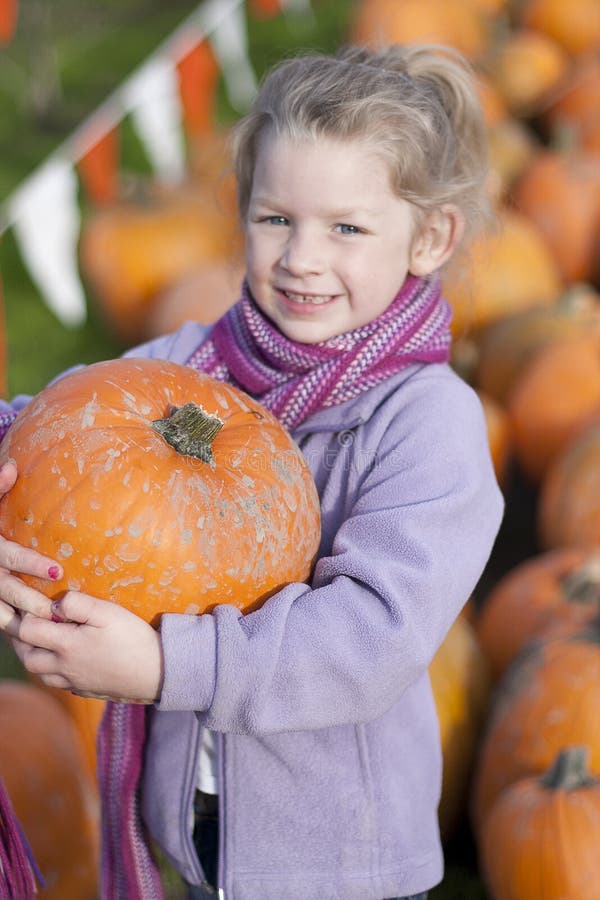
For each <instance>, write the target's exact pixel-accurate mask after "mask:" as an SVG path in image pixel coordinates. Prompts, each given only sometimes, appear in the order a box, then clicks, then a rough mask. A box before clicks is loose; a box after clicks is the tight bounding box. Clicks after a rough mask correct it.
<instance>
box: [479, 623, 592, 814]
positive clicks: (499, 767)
mask: <svg viewBox="0 0 600 900" xmlns="http://www.w3.org/2000/svg"><path fill="white" fill-rule="evenodd" d="M550 627H551V628H552V627H553V626H550ZM564 632H565V629H564V628H563V627H562V626H561V634H560V635H557V634H555V636H554V637H550V633H549V636H548V639H547V640H546V639H545V637H544V633H542V635H541V636H540V638H539V640H537V641H534V642H532V643H530V644H528V645H527V647H525V649H524V650H523V651H522V652H521V654H520V655H519V657H518V658H517V659H516V660H515V661H514V662H513V663H512V665H511V666H510V667H509V669H508V670H507V672H506V673H505V675H504V677H503V678H502V679H501V681H500V682H499V685H498V688H497V691H496V694H495V698H494V703H493V706H492V710H491V714H490V718H489V720H488V723H487V725H486V728H485V732H484V735H483V738H482V741H481V745H480V755H479V759H478V762H477V766H476V770H475V776H474V781H473V792H472V816H473V822H474V826H475V831H478V829H479V828H480V827H481V824H482V823H483V821H484V818H485V816H486V815H487V813H488V812H489V810H490V809H491V806H492V804H493V803H494V802H495V800H496V799H497V798H498V797H499V795H500V794H501V792H502V791H503V790H504V789H505V788H506V787H508V785H510V784H513V783H514V782H515V781H518V780H519V778H523V777H525V776H528V775H535V774H536V773H538V774H541V773H542V772H544V771H545V769H546V768H547V767H548V766H549V765H550V764H551V762H552V760H553V759H554V757H555V755H556V754H557V753H558V752H559V750H561V749H562V748H563V747H564V746H566V745H567V744H572V743H581V744H587V745H589V747H590V754H591V755H590V764H591V766H592V769H593V770H594V771H595V772H596V773H597V774H600V677H599V672H600V618H596V619H595V620H594V621H593V622H591V623H588V624H586V625H584V626H582V628H581V629H579V630H577V628H576V627H575V628H574V629H573V633H572V634H565V633H564Z"/></svg>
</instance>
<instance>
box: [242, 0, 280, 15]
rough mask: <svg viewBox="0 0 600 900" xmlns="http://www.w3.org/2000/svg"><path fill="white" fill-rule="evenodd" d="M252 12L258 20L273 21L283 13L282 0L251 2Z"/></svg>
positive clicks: (254, 0) (253, 0)
mask: <svg viewBox="0 0 600 900" xmlns="http://www.w3.org/2000/svg"><path fill="white" fill-rule="evenodd" d="M250 12H251V13H252V14H253V15H255V16H256V17H257V19H272V18H273V17H274V16H277V15H279V13H280V12H281V0H250Z"/></svg>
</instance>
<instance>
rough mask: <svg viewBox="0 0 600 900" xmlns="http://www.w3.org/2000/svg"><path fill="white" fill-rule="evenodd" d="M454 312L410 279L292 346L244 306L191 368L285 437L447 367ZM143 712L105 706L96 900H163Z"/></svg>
mask: <svg viewBox="0 0 600 900" xmlns="http://www.w3.org/2000/svg"><path fill="white" fill-rule="evenodd" d="M449 322H450V309H449V306H448V304H447V303H446V302H445V301H444V300H443V299H442V297H441V291H440V284H439V281H438V279H437V278H432V279H427V278H414V277H412V276H409V277H408V278H407V279H406V281H405V283H404V285H403V286H402V289H401V290H400V292H399V293H398V295H397V296H396V298H395V299H394V300H393V302H392V303H391V305H390V306H389V307H388V308H387V309H386V310H385V311H384V312H383V314H382V315H380V316H379V317H378V318H376V319H375V320H374V321H372V322H369V323H368V324H366V325H363V326H362V327H360V328H358V329H356V330H355V331H352V332H349V333H346V334H342V335H340V336H339V337H335V338H332V339H331V340H328V341H324V342H322V343H319V344H299V343H296V342H294V341H290V340H288V339H287V338H286V337H284V336H283V335H282V334H281V332H280V331H279V330H278V329H277V328H276V327H275V326H274V325H273V324H272V322H271V321H270V320H269V319H267V318H266V317H265V316H264V315H263V314H262V313H261V311H260V310H259V308H258V307H257V306H256V304H255V303H254V301H253V299H252V297H251V296H250V293H249V291H248V288H247V286H246V285H244V287H243V291H242V297H241V299H240V301H239V302H238V303H236V305H235V306H233V307H232V309H230V310H229V312H228V313H226V314H225V315H224V316H223V318H221V319H220V320H219V321H218V322H217V324H216V325H215V326H214V328H213V330H212V332H211V335H210V336H209V338H208V339H207V340H206V341H204V342H203V343H202V344H201V345H200V346H199V347H198V348H197V349H196V351H195V352H194V353H193V355H192V356H191V357H190V359H189V360H188V365H190V366H192V367H193V368H195V369H198V370H200V371H202V372H206V373H207V374H209V375H212V376H213V377H214V378H216V379H217V380H219V381H226V382H228V383H230V384H233V385H235V386H237V387H240V388H241V389H242V390H244V391H246V392H247V393H248V394H251V395H252V396H253V397H255V398H256V399H257V400H258V401H259V402H261V403H262V404H263V405H264V406H265V407H267V409H269V410H271V412H273V413H274V414H275V415H276V416H277V417H278V419H279V420H280V421H281V422H282V424H283V425H285V427H286V428H288V429H289V430H290V431H291V430H293V429H294V428H296V427H297V426H298V425H299V424H300V423H301V422H302V421H304V419H306V418H307V417H308V416H310V415H311V414H312V413H314V412H317V411H318V410H320V409H324V408H326V407H330V406H335V405H337V404H339V403H343V402H344V401H345V400H350V399H352V398H353V397H356V396H358V395H359V394H360V393H362V392H363V391H366V390H368V389H369V388H371V387H373V386H374V385H376V384H378V383H379V382H381V381H383V379H385V378H388V377H389V376H391V375H394V374H395V373H396V372H399V371H400V370H401V369H403V368H405V367H406V366H408V365H411V364H413V363H432V362H441V361H446V360H447V359H448V354H449V345H450V332H449ZM145 712H146V710H145V707H143V706H136V705H129V704H122V703H108V704H107V709H106V712H105V714H104V718H103V720H102V724H101V727H100V733H99V739H98V750H99V779H100V788H101V796H102V823H103V824H102V835H103V841H102V843H103V846H102V873H101V897H102V900H160V898H162V897H163V892H162V886H161V880H160V874H159V871H158V868H157V866H156V863H155V861H154V859H153V856H152V853H151V851H150V848H149V847H148V844H147V842H146V840H145V838H144V830H143V826H142V819H141V814H140V800H139V778H140V774H141V767H142V754H143V746H144V737H145Z"/></svg>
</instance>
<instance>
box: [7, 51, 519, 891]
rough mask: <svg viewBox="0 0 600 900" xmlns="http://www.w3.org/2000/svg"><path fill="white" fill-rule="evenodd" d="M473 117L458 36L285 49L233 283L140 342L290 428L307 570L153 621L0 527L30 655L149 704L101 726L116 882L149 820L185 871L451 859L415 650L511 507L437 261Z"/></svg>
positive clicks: (142, 861) (470, 202)
mask: <svg viewBox="0 0 600 900" xmlns="http://www.w3.org/2000/svg"><path fill="white" fill-rule="evenodd" d="M485 144H486V140H485V132H484V126H483V123H482V119H481V114H480V109H479V105H478V101H477V97H476V93H475V90H474V87H473V82H472V79H471V75H470V73H469V71H468V70H467V67H466V65H465V64H464V63H463V61H462V60H461V59H460V58H459V57H457V56H456V54H454V53H451V52H450V51H447V52H442V50H441V48H425V47H412V48H408V47H404V48H403V47H391V48H389V49H385V50H382V51H380V52H370V51H367V50H363V49H357V48H354V49H349V50H346V51H343V52H340V53H339V54H338V55H337V56H335V57H326V56H318V55H310V56H307V57H303V58H297V59H292V60H289V61H286V62H284V63H282V64H281V65H280V66H279V67H277V68H276V69H275V70H274V71H273V72H272V73H271V74H270V75H269V76H268V77H267V78H266V80H265V82H264V84H263V86H262V89H261V91H260V93H259V96H258V98H257V100H256V103H255V105H254V108H253V109H252V111H251V112H250V114H249V115H248V116H247V117H246V118H245V119H244V120H243V121H242V122H241V123H240V124H239V126H238V127H237V129H236V132H235V140H234V159H235V166H236V171H237V177H238V186H239V207H240V213H241V218H242V222H243V226H244V231H245V237H246V247H247V257H246V264H247V275H246V280H245V283H244V285H243V288H242V296H241V299H240V301H239V303H237V304H236V305H235V306H234V307H233V309H232V310H230V312H229V313H227V314H226V315H225V316H224V317H223V318H222V319H221V320H220V321H219V322H218V323H217V324H216V326H214V328H213V330H212V331H210V332H209V331H208V330H207V329H206V328H204V327H201V326H199V325H197V324H188V325H186V326H184V327H183V328H182V329H181V330H179V331H178V332H177V333H175V334H173V335H171V336H169V337H165V338H161V339H159V340H156V341H154V342H152V343H149V344H147V345H145V346H142V347H139V348H137V349H135V350H133V351H130V353H129V354H128V355H133V356H152V357H160V358H167V359H170V360H173V361H176V362H179V363H185V364H187V365H191V366H195V367H197V368H199V369H201V370H203V371H205V372H208V373H210V374H211V375H213V376H214V377H216V378H218V379H222V380H225V381H230V382H232V383H234V384H236V385H237V386H240V387H241V388H242V389H244V390H246V391H247V392H249V393H250V394H252V395H254V396H255V397H256V398H257V399H259V400H260V401H261V402H262V403H263V404H265V405H266V406H267V407H269V408H270V409H271V410H272V411H273V412H274V413H275V414H276V415H277V416H278V417H279V418H280V420H281V421H282V423H283V424H284V425H285V426H287V428H289V429H290V430H291V432H292V433H293V436H294V438H295V440H296V441H297V442H298V444H299V445H300V447H301V448H302V450H303V452H304V454H305V456H306V458H307V460H308V462H309V464H310V467H311V471H312V473H313V476H314V479H315V482H316V485H317V488H318V490H319V495H320V498H321V505H322V527H323V533H322V540H321V546H320V552H319V558H318V561H317V563H316V566H315V569H314V573H313V577H312V580H311V583H310V584H290V585H288V586H287V587H285V588H284V589H283V590H282V591H281V592H279V593H278V594H277V595H276V596H274V597H272V598H271V599H270V600H269V601H267V603H266V604H265V605H264V606H263V607H262V608H261V609H259V610H258V611H256V612H253V613H251V614H249V615H247V616H245V617H244V616H241V615H240V613H239V611H238V610H237V609H235V608H233V607H231V606H228V605H225V604H223V605H221V606H218V607H217V608H216V609H215V611H214V613H213V614H212V615H201V616H196V617H193V616H186V615H164V616H163V617H162V622H161V625H160V628H159V630H158V631H154V630H153V629H152V628H150V626H148V625H146V623H145V622H143V621H142V620H140V619H138V618H137V617H136V616H134V615H133V614H131V613H129V612H127V611H125V610H123V609H122V608H119V607H116V606H115V605H113V604H111V603H107V602H105V601H102V600H100V599H93V598H91V597H88V596H85V595H82V594H76V593H75V592H69V593H67V594H66V596H65V597H64V599H63V600H61V601H60V603H55V604H53V605H52V608H51V607H50V604H49V602H48V601H47V600H46V598H45V597H43V596H41V595H40V594H38V593H36V592H34V591H32V590H31V589H29V588H28V587H26V586H25V585H24V584H23V582H22V581H21V580H20V579H19V578H18V577H17V576H16V575H15V574H11V571H12V573H14V572H21V573H24V572H29V573H33V574H37V575H46V576H47V577H50V578H51V577H52V575H53V574H54V575H56V574H57V573H60V561H57V560H52V559H48V558H45V557H42V556H40V555H39V554H38V553H36V552H34V551H33V550H32V549H27V548H24V547H17V546H14V545H10V544H8V543H7V542H4V543H3V544H2V546H0V565H1V566H3V567H4V568H3V574H2V575H1V576H0V612H1V618H2V627H3V628H4V630H5V631H6V632H8V634H9V635H11V636H12V638H13V643H14V646H15V648H16V650H17V653H18V654H19V657H20V658H21V660H22V661H23V663H24V665H25V667H26V668H27V669H28V670H29V671H31V672H35V673H37V674H38V675H41V676H42V678H43V679H44V681H45V682H46V683H47V684H50V685H55V686H59V687H62V688H66V689H70V690H75V691H77V692H80V693H84V694H87V695H92V696H98V695H100V696H110V697H113V698H118V699H120V700H132V699H133V698H138V699H140V698H141V699H142V700H143V701H145V702H146V703H147V704H148V706H147V707H144V706H135V705H132V704H130V703H123V702H121V703H110V704H108V711H107V714H106V716H105V719H104V721H103V724H102V728H101V733H100V751H101V755H100V777H101V783H102V790H103V793H104V798H105V807H104V817H103V823H104V848H103V851H104V853H103V875H102V878H103V880H102V897H103V898H111V900H112V898H122V900H136V898H140V900H141V898H143V900H148V898H154V897H159V896H160V890H161V889H160V885H159V880H158V877H157V874H156V869H155V867H154V864H153V860H152V856H151V854H150V853H149V851H148V848H147V843H146V840H145V838H146V837H147V836H148V835H150V836H151V837H152V839H153V840H154V841H155V842H156V844H158V845H159V846H160V847H161V848H162V850H163V852H164V853H165V854H166V855H167V857H168V858H169V860H170V861H171V862H172V863H173V865H174V866H175V867H176V868H177V869H178V871H179V872H180V873H181V874H182V876H183V878H184V879H185V881H186V882H187V884H188V885H189V897H190V898H192V897H196V898H199V897H210V896H215V895H216V894H217V892H218V894H219V896H224V897H226V898H227V900H333V898H339V900H353V898H354V900H384V898H400V897H402V898H405V897H415V896H416V897H421V896H425V895H426V893H427V891H428V890H429V889H430V888H431V887H432V886H434V885H435V884H436V883H437V882H439V881H440V879H441V878H442V872H443V858H442V850H441V845H440V838H439V833H438V825H437V805H438V801H439V795H440V768H441V755H440V743H439V733H438V725H437V720H436V713H435V708H434V703H433V699H432V694H431V687H430V683H429V678H428V671H427V670H428V666H429V664H430V662H431V659H432V657H433V655H434V653H435V652H436V650H437V648H438V647H439V645H440V643H441V642H442V640H443V639H444V636H445V635H446V633H447V631H448V629H449V627H450V625H451V623H452V622H453V620H454V619H455V617H456V615H457V614H458V612H459V611H460V609H461V607H462V605H463V604H464V603H465V601H466V600H467V598H468V597H469V595H470V593H471V591H472V589H473V587H474V586H475V584H476V582H477V580H478V578H479V576H480V574H481V572H482V570H483V568H484V566H485V564H486V561H487V559H488V555H489V553H490V550H491V547H492V544H493V541H494V538H495V536H496V533H497V530H498V527H499V523H500V518H501V511H502V501H501V495H500V492H499V490H498V487H497V485H496V482H495V478H494V475H493V470H492V466H491V462H490V455H489V451H488V444H487V435H486V429H485V424H484V419H483V415H482V411H481V408H480V405H479V403H478V400H477V398H476V396H475V394H474V392H473V391H472V390H471V389H470V388H469V387H468V386H467V385H466V384H465V383H464V382H463V381H461V380H460V379H459V378H458V377H457V376H456V375H455V374H454V373H453V371H452V370H451V368H450V367H449V366H448V346H449V329H448V323H449V311H448V306H447V304H446V303H445V301H444V300H443V299H442V297H441V295H440V280H439V273H440V270H441V269H442V267H443V266H444V265H445V264H446V263H447V262H448V260H449V259H450V258H451V257H452V256H453V254H454V253H455V252H456V250H457V249H458V247H459V245H461V243H463V241H464V238H465V236H466V235H467V234H469V233H473V232H475V231H476V230H477V229H478V228H479V226H480V225H481V223H482V221H483V220H484V219H485V216H486V213H487V204H486V197H485V179H486V168H485V158H484V148H485ZM6 413H7V421H8V420H9V419H10V415H11V412H10V409H9V408H7V409H6ZM16 474H17V473H16V471H15V467H14V466H13V465H12V464H7V465H6V466H5V467H4V469H3V470H2V471H1V472H0V493H1V492H6V491H8V490H10V487H11V484H12V483H13V481H14V479H15V478H16ZM1 601H3V602H1ZM19 611H25V612H29V613H34V615H25V616H21V614H20V612H19ZM52 619H54V620H55V621H52ZM57 619H58V620H62V621H56V620H57ZM142 745H143V750H144V754H143V757H142Z"/></svg>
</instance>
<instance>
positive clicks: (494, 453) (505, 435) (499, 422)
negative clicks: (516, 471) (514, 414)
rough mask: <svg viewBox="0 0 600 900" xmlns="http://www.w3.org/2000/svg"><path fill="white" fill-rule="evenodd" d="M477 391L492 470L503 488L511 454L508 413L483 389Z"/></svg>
mask: <svg viewBox="0 0 600 900" xmlns="http://www.w3.org/2000/svg"><path fill="white" fill-rule="evenodd" d="M477 393H478V395H479V399H480V401H481V405H482V407H483V414H484V416H485V424H486V429H487V436H488V442H489V445H490V454H491V457H492V465H493V466H494V472H495V475H496V478H497V479H498V484H499V485H500V487H502V488H505V487H506V482H507V477H508V468H509V462H510V460H511V456H512V433H511V426H510V420H509V417H508V413H507V412H506V410H504V409H503V408H502V406H500V404H499V403H497V402H496V401H495V400H494V399H493V398H492V397H489V396H488V395H487V394H485V393H484V392H483V391H478V392H477Z"/></svg>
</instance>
